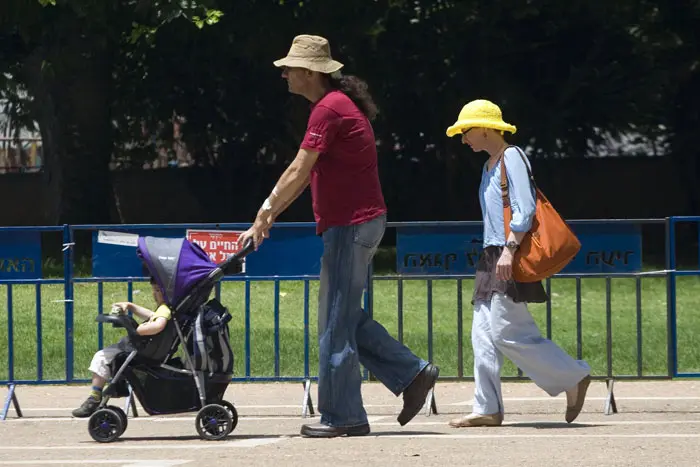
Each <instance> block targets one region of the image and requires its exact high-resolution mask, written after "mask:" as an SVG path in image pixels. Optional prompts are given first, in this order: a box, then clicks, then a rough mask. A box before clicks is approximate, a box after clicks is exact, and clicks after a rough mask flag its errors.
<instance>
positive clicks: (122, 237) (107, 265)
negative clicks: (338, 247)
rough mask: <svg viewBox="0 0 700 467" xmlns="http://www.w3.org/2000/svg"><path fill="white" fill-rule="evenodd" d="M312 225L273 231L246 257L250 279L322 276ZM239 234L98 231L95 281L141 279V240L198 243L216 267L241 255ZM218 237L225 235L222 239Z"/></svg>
mask: <svg viewBox="0 0 700 467" xmlns="http://www.w3.org/2000/svg"><path fill="white" fill-rule="evenodd" d="M315 229H316V227H315V225H313V224H310V225H304V226H299V227H284V228H274V227H273V228H272V230H271V231H270V238H267V239H266V240H265V241H264V242H263V244H262V245H261V246H260V248H259V249H258V251H255V252H253V253H251V254H250V255H249V256H247V257H246V259H245V263H244V270H243V272H244V274H245V275H247V276H304V275H311V276H315V275H318V274H319V273H320V272H321V255H322V254H323V242H322V241H321V238H320V237H319V236H318V235H316V230H315ZM240 233H241V232H240V231H232V230H216V229H211V230H195V229H188V230H186V229H184V228H182V229H181V228H164V229H129V230H124V231H104V230H100V231H95V232H93V237H92V238H93V241H92V275H93V277H142V276H143V275H144V271H143V266H142V264H141V260H140V259H139V258H138V257H137V256H136V241H137V239H138V236H139V235H141V236H149V235H150V236H154V237H170V238H183V237H185V238H187V239H188V240H190V241H195V242H197V243H198V244H199V245H200V246H202V248H203V249H204V251H206V252H207V253H208V254H209V256H210V257H212V260H213V261H214V262H216V263H219V262H221V261H223V259H225V258H226V257H227V256H228V255H230V254H232V253H235V252H236V251H238V248H240V247H241V245H236V241H237V240H238V236H239V235H240ZM219 235H222V236H221V237H219Z"/></svg>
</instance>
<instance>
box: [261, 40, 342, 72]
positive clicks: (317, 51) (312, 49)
mask: <svg viewBox="0 0 700 467" xmlns="http://www.w3.org/2000/svg"><path fill="white" fill-rule="evenodd" d="M273 63H274V65H275V66H276V67H283V66H288V67H299V68H306V69H307V70H312V71H318V72H320V73H328V74H331V73H335V72H337V71H339V70H340V69H341V68H343V64H342V63H340V62H338V61H336V60H333V58H332V57H331V47H330V44H329V43H328V39H326V38H325V37H321V36H312V35H310V34H301V35H299V36H296V37H295V38H294V40H293V41H292V46H291V47H290V48H289V53H287V56H286V57H284V58H280V59H279V60H275V61H274V62H273Z"/></svg>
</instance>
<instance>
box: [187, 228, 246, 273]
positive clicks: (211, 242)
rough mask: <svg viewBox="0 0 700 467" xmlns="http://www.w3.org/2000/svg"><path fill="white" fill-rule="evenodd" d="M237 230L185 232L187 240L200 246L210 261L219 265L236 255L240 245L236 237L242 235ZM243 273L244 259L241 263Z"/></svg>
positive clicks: (191, 230)
mask: <svg viewBox="0 0 700 467" xmlns="http://www.w3.org/2000/svg"><path fill="white" fill-rule="evenodd" d="M242 233H243V232H242V231H238V230H235V231H234V230H193V229H188V230H187V240H189V241H190V242H192V243H196V244H197V245H199V246H201V247H202V249H203V250H204V251H206V252H207V254H208V255H209V258H211V260H212V261H214V262H215V263H217V264H219V263H221V262H223V261H224V260H226V258H228V257H229V256H231V255H232V254H234V253H237V252H238V251H239V250H240V249H241V247H242V245H239V244H238V237H239V236H240V235H241V234H242ZM242 263H243V269H242V272H243V273H245V263H246V260H245V258H244V259H243V261H242Z"/></svg>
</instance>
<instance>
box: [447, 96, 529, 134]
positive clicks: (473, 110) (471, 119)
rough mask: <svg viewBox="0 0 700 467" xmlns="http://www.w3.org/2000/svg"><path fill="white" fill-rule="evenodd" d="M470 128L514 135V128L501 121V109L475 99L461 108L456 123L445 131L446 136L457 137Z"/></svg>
mask: <svg viewBox="0 0 700 467" xmlns="http://www.w3.org/2000/svg"><path fill="white" fill-rule="evenodd" d="M470 128H491V129H493V130H500V131H509V132H511V133H515V131H516V130H517V129H516V128H515V126H513V125H511V124H509V123H506V122H504V121H503V116H502V114H501V109H500V107H498V106H497V105H496V104H494V103H493V102H491V101H487V100H485V99H477V100H474V101H471V102H469V103H468V104H467V105H465V106H464V107H462V111H461V112H460V113H459V117H457V121H456V122H455V123H454V125H452V126H451V127H449V128H448V129H447V136H449V137H452V136H455V135H458V134H460V133H462V132H464V130H468V129H470Z"/></svg>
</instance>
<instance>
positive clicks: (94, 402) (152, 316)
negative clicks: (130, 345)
mask: <svg viewBox="0 0 700 467" xmlns="http://www.w3.org/2000/svg"><path fill="white" fill-rule="evenodd" d="M150 282H151V287H152V288H153V299H154V300H155V302H156V311H155V312H154V311H151V310H149V309H148V308H145V307H142V306H139V305H137V304H135V303H131V302H120V303H115V304H114V305H113V306H112V309H116V310H118V311H119V313H120V314H125V313H128V312H131V313H133V314H134V315H136V316H138V317H139V318H141V319H144V320H145V321H144V322H143V323H141V324H140V325H139V326H138V327H137V328H136V334H138V335H139V336H153V335H155V334H158V333H160V332H161V331H163V330H164V329H165V326H166V324H167V323H168V320H170V317H171V315H172V312H171V311H170V308H168V305H166V304H165V300H164V299H163V292H162V291H161V290H160V287H158V285H157V284H156V280H155V277H153V276H151V281H150ZM123 343H124V341H120V342H118V343H116V344H112V345H110V346H109V347H105V348H104V349H101V350H98V351H97V352H95V355H94V356H93V357H92V362H91V363H90V371H91V372H92V388H91V391H90V395H89V396H88V398H87V399H86V400H85V402H83V403H82V405H81V406H80V407H78V408H77V409H75V410H73V416H74V417H78V418H84V417H89V416H90V415H92V414H93V413H94V412H95V410H97V407H98V406H99V405H100V402H101V401H102V389H103V388H104V385H105V383H106V382H107V380H109V379H110V378H111V376H112V370H111V366H112V362H113V361H114V359H115V358H116V357H117V356H118V355H119V354H121V353H123V352H124V351H125V349H124V345H123Z"/></svg>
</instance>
